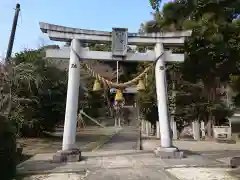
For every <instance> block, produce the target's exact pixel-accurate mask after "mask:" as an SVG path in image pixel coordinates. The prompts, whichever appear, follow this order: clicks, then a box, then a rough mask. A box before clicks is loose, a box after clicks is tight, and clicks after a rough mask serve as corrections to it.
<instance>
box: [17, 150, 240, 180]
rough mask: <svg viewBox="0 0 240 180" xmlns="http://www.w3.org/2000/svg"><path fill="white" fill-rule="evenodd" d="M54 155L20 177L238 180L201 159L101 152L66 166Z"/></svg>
mask: <svg viewBox="0 0 240 180" xmlns="http://www.w3.org/2000/svg"><path fill="white" fill-rule="evenodd" d="M52 155H53V154H38V155H36V156H34V157H33V158H32V159H30V160H28V161H26V162H24V163H22V164H20V165H19V166H18V173H19V174H22V175H28V177H27V178H28V179H29V180H32V179H37V178H38V180H55V179H58V180H63V179H64V180H66V179H72V180H73V179H74V180H75V179H76V180H77V179H83V180H96V179H97V180H122V179H123V180H127V179H132V180H135V179H136V180H150V179H151V180H155V179H156V180H157V179H158V180H177V178H178V180H185V179H186V177H187V178H188V179H189V180H206V179H208V180H216V179H218V180H236V178H234V177H231V176H230V175H229V174H228V171H229V169H228V168H226V166H223V164H222V163H220V162H217V161H214V160H211V159H207V158H204V157H202V156H200V155H190V156H188V157H187V158H185V159H181V160H179V159H165V160H163V159H160V158H158V157H155V156H154V155H153V153H152V152H151V151H150V152H149V151H136V150H123V151H102V152H100V151H99V152H85V153H83V156H84V157H85V158H84V160H83V161H81V162H77V163H76V162H75V163H62V164H55V163H52V162H51V158H52ZM190 170H191V171H195V172H196V173H195V174H194V173H191V171H190ZM216 172H217V173H216ZM182 174H183V175H182ZM190 177H191V178H190ZM27 178H26V177H25V179H24V180H28V179H27ZM224 178H225V179H224ZM188 179H187V180H188Z"/></svg>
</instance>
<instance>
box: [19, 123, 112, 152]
mask: <svg viewBox="0 0 240 180" xmlns="http://www.w3.org/2000/svg"><path fill="white" fill-rule="evenodd" d="M62 132H63V131H62V129H61V128H60V129H57V131H56V132H55V133H51V134H50V135H49V136H47V137H44V138H18V139H17V142H19V143H20V144H22V145H23V154H24V155H25V156H32V155H35V154H39V153H54V152H56V151H58V150H61V146H62V134H63V133H62ZM115 132H116V129H115V128H112V127H107V128H99V127H88V128H85V129H81V130H80V131H79V132H77V136H76V147H77V148H79V149H80V150H81V151H92V150H93V149H94V148H96V147H97V146H99V143H101V142H102V141H104V140H105V139H106V138H108V137H109V136H111V135H112V134H114V133H115Z"/></svg>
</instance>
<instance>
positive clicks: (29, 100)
mask: <svg viewBox="0 0 240 180" xmlns="http://www.w3.org/2000/svg"><path fill="white" fill-rule="evenodd" d="M11 77H12V86H11V89H12V97H13V99H12V111H11V113H10V116H9V118H10V120H11V121H12V122H13V123H14V124H15V125H16V127H17V130H18V132H17V133H18V134H19V135H24V136H37V135H40V134H41V133H42V132H43V131H51V130H53V128H54V127H55V125H56V124H57V123H58V122H59V121H61V120H63V117H64V112H65V100H66V88H67V75H66V72H65V71H63V70H60V69H59V68H58V67H57V65H56V64H53V63H50V62H49V61H48V60H46V59H45V58H44V51H43V49H39V50H25V51H23V52H20V53H17V54H16V55H15V57H14V59H13V60H12V72H11Z"/></svg>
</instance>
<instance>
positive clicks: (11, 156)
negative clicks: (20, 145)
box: [0, 117, 17, 180]
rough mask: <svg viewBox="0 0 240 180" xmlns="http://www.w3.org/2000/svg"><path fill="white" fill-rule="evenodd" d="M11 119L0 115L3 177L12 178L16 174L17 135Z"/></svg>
mask: <svg viewBox="0 0 240 180" xmlns="http://www.w3.org/2000/svg"><path fill="white" fill-rule="evenodd" d="M13 127H14V126H13V125H12V124H10V121H6V119H4V118H3V117H0V144H1V146H0V167H1V179H3V180H12V179H13V178H14V177H15V175H16V159H17V157H16V136H15V129H14V128H13Z"/></svg>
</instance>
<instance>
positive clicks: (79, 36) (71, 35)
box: [40, 23, 191, 160]
mask: <svg viewBox="0 0 240 180" xmlns="http://www.w3.org/2000/svg"><path fill="white" fill-rule="evenodd" d="M40 28H41V30H42V32H43V33H47V34H48V36H49V37H50V39H51V40H55V41H64V42H69V41H71V46H70V48H64V49H48V50H47V51H46V56H47V57H48V58H50V59H62V60H67V61H69V58H70V61H69V77H68V92H67V103H66V114H65V124H64V135H63V145H62V151H60V152H59V154H58V156H56V157H57V158H58V160H66V158H67V157H69V156H70V157H72V155H77V158H78V159H79V158H80V156H78V154H80V151H77V150H76V149H74V148H75V147H74V144H75V135H76V119H77V107H78V93H79V82H80V66H79V60H102V61H142V62H144V61H157V62H156V66H155V73H156V92H157V101H158V102H157V104H158V118H159V124H160V134H161V145H160V147H158V148H157V149H156V150H155V151H154V152H155V153H156V155H159V156H160V157H162V158H165V157H167V158H169V157H176V156H178V157H179V156H182V153H180V152H179V151H178V150H177V148H175V147H173V146H172V135H171V127H170V121H169V115H168V103H167V96H168V95H167V83H166V73H165V71H166V69H165V62H166V61H167V62H183V61H184V55H183V54H173V53H172V52H171V51H164V46H169V47H172V46H179V45H183V43H184V40H185V37H188V36H190V35H191V31H185V32H166V33H152V34H136V33H128V32H127V29H124V28H115V29H113V32H106V31H93V30H84V29H78V28H68V27H64V26H57V25H53V24H47V23H40ZM93 41H94V42H99V43H110V42H112V52H104V51H89V50H88V49H85V48H82V46H81V43H82V42H83V43H85V42H86V43H88V42H93ZM127 45H154V46H155V49H154V51H148V52H146V53H139V52H135V53H133V52H127ZM57 158H56V159H57ZM70 159H71V158H70Z"/></svg>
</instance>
